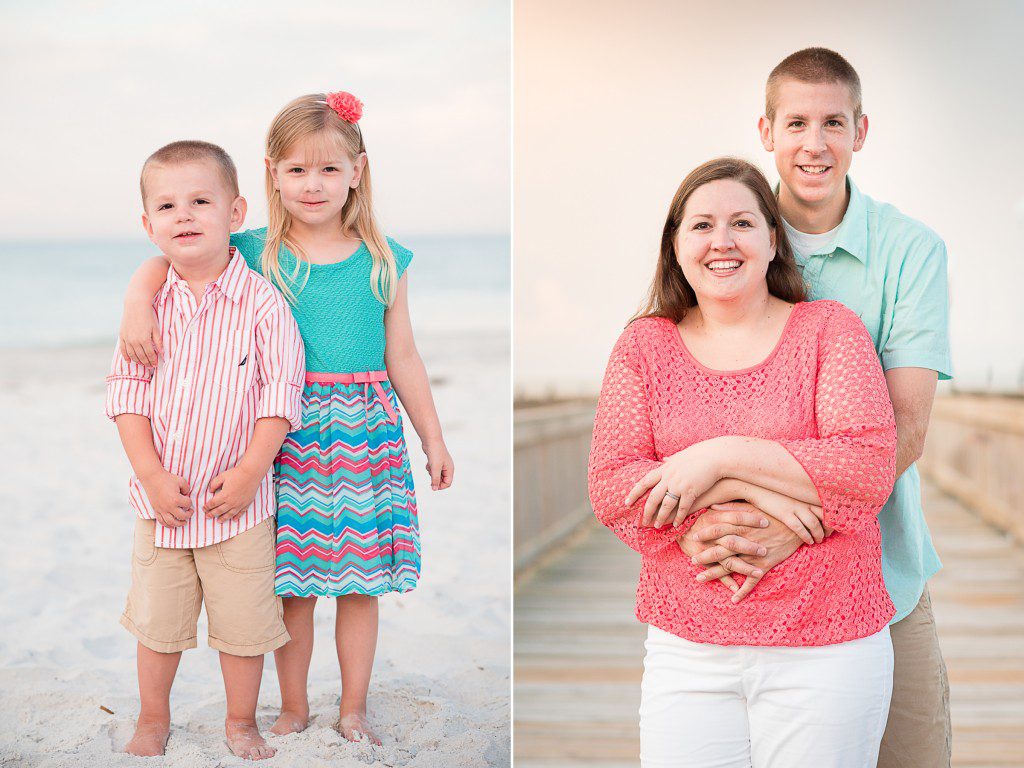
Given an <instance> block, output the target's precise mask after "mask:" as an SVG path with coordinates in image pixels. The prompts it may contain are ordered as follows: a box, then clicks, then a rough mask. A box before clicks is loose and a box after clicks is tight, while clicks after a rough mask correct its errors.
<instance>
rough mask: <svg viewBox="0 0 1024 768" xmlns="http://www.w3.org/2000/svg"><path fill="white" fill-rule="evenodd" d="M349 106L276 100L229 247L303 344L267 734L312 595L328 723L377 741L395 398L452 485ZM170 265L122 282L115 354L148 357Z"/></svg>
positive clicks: (408, 521) (306, 658)
mask: <svg viewBox="0 0 1024 768" xmlns="http://www.w3.org/2000/svg"><path fill="white" fill-rule="evenodd" d="M361 115H362V104H361V103H360V102H359V101H358V100H357V99H356V98H355V97H354V96H352V95H351V94H349V93H344V92H341V93H331V94H327V95H324V94H314V95H310V96H303V97H301V98H298V99H295V100H294V101H292V102H291V103H289V104H288V105H286V106H285V107H284V109H282V110H281V112H280V113H278V115H277V117H275V118H274V121H273V123H271V126H270V130H269V131H268V133H267V147H266V161H265V162H266V188H267V197H268V226H267V227H266V228H265V229H257V230H249V231H247V232H243V233H240V234H237V235H233V236H232V238H231V242H232V245H234V246H235V248H236V250H237V252H238V253H239V254H240V255H241V256H242V257H243V258H244V259H245V261H246V262H247V264H248V265H249V267H250V268H251V269H254V270H256V271H257V272H259V273H261V274H262V275H264V276H265V277H267V278H268V279H269V280H271V281H272V282H273V283H274V285H276V286H277V287H278V288H279V289H280V290H281V291H282V292H283V293H284V294H285V296H286V297H287V298H288V299H289V302H290V304H291V306H292V311H293V313H294V315H295V319H296V321H297V322H298V325H299V329H300V331H301V333H302V339H303V342H304V343H305V346H306V367H307V370H308V373H307V374H306V384H305V388H304V390H303V397H302V403H303V417H302V428H301V429H299V430H297V431H295V432H293V433H291V434H290V435H288V437H287V439H286V440H285V443H284V445H283V447H282V448H281V453H280V455H279V456H278V461H277V509H278V512H277V515H278V517H277V572H276V577H275V591H276V592H277V594H279V595H281V596H282V597H283V602H284V621H285V626H286V627H287V629H288V633H289V634H290V635H291V642H289V643H288V644H287V645H285V646H284V647H283V648H281V649H279V650H278V651H276V652H275V659H276V662H277V672H278V678H279V680H280V684H281V714H280V716H279V717H278V719H277V722H276V723H275V724H274V726H273V728H272V731H273V732H274V733H277V734H286V733H292V732H295V731H301V730H302V729H304V728H305V727H306V725H307V722H308V718H309V701H308V698H307V695H306V682H307V676H308V673H309V664H310V657H311V654H312V650H313V610H314V608H315V607H316V599H317V597H321V596H325V597H336V598H337V621H336V625H335V640H336V642H337V649H338V661H339V664H340V666H341V679H342V696H341V707H340V723H339V730H340V731H341V733H342V734H343V735H344V736H345V737H346V738H348V739H351V740H358V739H360V738H363V737H366V738H368V739H370V741H372V742H373V743H375V744H380V739H379V738H378V737H377V736H376V734H374V732H373V731H372V730H371V728H370V726H369V724H368V723H367V718H366V695H367V691H368V688H369V684H370V673H371V670H372V667H373V657H374V651H375V649H376V643H377V615H378V614H377V596H378V595H381V594H384V593H386V592H406V591H408V590H410V589H412V588H413V587H415V586H416V582H417V579H418V577H419V571H420V543H419V526H418V521H417V514H416V499H415V495H414V492H413V479H412V472H411V469H410V465H409V457H408V454H407V452H406V446H405V441H404V438H403V436H402V419H401V416H400V415H399V413H398V410H397V400H396V397H395V394H396V392H397V393H398V395H399V396H400V398H401V402H402V404H403V405H404V406H405V408H406V410H407V412H408V414H409V418H410V419H412V423H413V426H414V427H415V429H416V432H417V434H418V435H419V437H420V440H421V441H422V445H423V452H424V453H425V454H426V456H427V472H428V473H429V474H430V484H431V488H433V489H434V490H441V489H445V488H448V487H449V486H450V485H451V482H452V478H453V473H454V465H453V462H452V458H451V456H450V455H449V453H448V450H447V448H446V447H445V443H444V438H443V437H442V435H441V426H440V423H439V421H438V418H437V412H436V410H435V408H434V403H433V398H432V397H431V393H430V385H429V383H428V379H427V374H426V371H425V369H424V367H423V362H422V360H421V359H420V356H419V353H418V352H417V350H416V346H415V343H414V341H413V334H412V327H411V324H410V320H409V309H408V299H407V283H408V278H407V277H406V276H405V270H406V268H407V267H408V266H409V262H410V260H411V259H412V253H411V252H409V251H408V250H406V249H405V248H403V247H402V246H401V245H399V244H398V243H396V242H395V241H394V240H391V239H390V238H387V239H386V238H385V237H384V236H383V234H382V233H381V231H380V229H379V227H378V225H377V222H376V220H375V218H374V214H373V208H372V202H371V191H370V168H369V163H368V161H367V156H366V147H365V145H364V144H363V137H362V132H361V131H360V129H359V125H358V121H359V118H360V117H361ZM166 271H167V266H166V262H165V261H163V259H159V258H157V259H151V260H150V261H149V262H147V263H146V264H144V265H143V266H142V267H140V268H139V270H138V271H137V272H136V274H135V276H134V277H133V278H132V282H131V284H130V286H129V289H128V298H127V300H126V313H125V321H124V325H123V328H122V340H123V341H122V346H123V351H124V352H125V354H126V356H129V357H132V358H133V359H136V361H137V362H141V363H144V364H148V365H154V364H155V363H156V355H157V354H158V352H159V350H158V349H157V348H156V347H155V345H154V344H153V343H152V342H153V341H155V336H154V334H153V325H152V300H153V296H154V295H155V293H156V291H157V290H158V289H159V286H160V284H161V283H162V281H163V278H164V276H165V275H166ZM392 383H393V384H394V389H392Z"/></svg>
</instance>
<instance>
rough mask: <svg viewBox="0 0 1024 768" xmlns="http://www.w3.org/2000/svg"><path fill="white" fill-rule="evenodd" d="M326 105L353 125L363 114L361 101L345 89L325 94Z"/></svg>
mask: <svg viewBox="0 0 1024 768" xmlns="http://www.w3.org/2000/svg"><path fill="white" fill-rule="evenodd" d="M327 106H328V107H330V108H331V109H333V110H334V112H335V114H337V115H338V117H340V118H341V119H342V120H344V121H345V122H346V123H352V124H353V125H354V124H356V123H358V122H359V118H361V117H362V116H363V102H361V101H360V100H359V99H357V98H356V97H355V96H353V95H352V94H351V93H348V92H346V91H337V92H335V93H328V94H327Z"/></svg>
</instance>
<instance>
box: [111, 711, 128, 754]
mask: <svg viewBox="0 0 1024 768" xmlns="http://www.w3.org/2000/svg"><path fill="white" fill-rule="evenodd" d="M106 728H107V736H108V737H110V750H111V751H112V752H124V747H125V745H126V744H127V743H128V742H129V740H131V738H132V734H133V733H135V721H134V720H127V719H125V718H120V719H118V720H115V721H114V722H112V723H110V724H109V725H107V726H106Z"/></svg>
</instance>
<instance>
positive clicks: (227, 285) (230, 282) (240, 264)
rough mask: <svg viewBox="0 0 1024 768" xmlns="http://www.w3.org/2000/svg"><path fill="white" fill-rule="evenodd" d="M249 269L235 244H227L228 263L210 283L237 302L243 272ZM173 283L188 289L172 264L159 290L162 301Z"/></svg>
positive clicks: (241, 286)
mask: <svg viewBox="0 0 1024 768" xmlns="http://www.w3.org/2000/svg"><path fill="white" fill-rule="evenodd" d="M248 271H249V267H248V266H247V265H246V263H245V259H243V258H241V257H240V256H239V255H238V253H237V251H236V250H235V246H233V245H232V246H229V248H228V265H227V267H226V268H225V269H224V271H223V272H221V273H220V276H219V277H218V278H217V279H216V280H214V281H213V283H212V285H214V286H216V288H217V289H218V290H219V291H220V292H221V293H223V294H224V295H225V296H227V297H228V298H229V299H230V300H231V301H232V302H233V303H234V304H237V303H238V302H239V301H241V300H242V292H243V290H244V288H245V273H246V272H248ZM175 284H178V285H180V286H181V288H182V289H184V290H188V285H187V283H186V282H185V281H184V280H182V279H181V276H180V275H178V273H177V272H176V271H175V270H174V266H173V265H171V266H168V267H167V279H166V280H164V287H163V288H162V289H161V292H160V300H161V301H163V300H164V299H166V298H167V294H168V292H170V290H171V287H172V286H173V285H175Z"/></svg>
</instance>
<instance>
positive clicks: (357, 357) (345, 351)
mask: <svg viewBox="0 0 1024 768" xmlns="http://www.w3.org/2000/svg"><path fill="white" fill-rule="evenodd" d="M266 238H267V230H266V227H263V228H261V229H250V230H246V231H245V232H239V233H236V234H234V235H232V236H231V244H232V245H233V246H235V248H236V249H237V251H238V253H240V254H241V255H242V258H244V259H245V262H246V264H248V265H249V268H250V269H253V270H255V271H257V272H259V273H260V274H262V273H263V271H262V269H261V268H260V259H261V257H262V254H263V245H264V243H265V242H266ZM388 244H389V245H390V246H391V252H392V253H393V254H394V255H395V262H396V264H397V265H398V276H399V277H401V276H402V274H403V273H404V272H405V269H406V267H408V266H409V262H410V261H411V260H412V252H411V251H409V250H407V249H406V248H403V247H402V246H401V245H399V244H398V243H396V242H395V241H394V240H392V239H391V238H390V237H389V238H388ZM278 259H279V261H280V264H281V273H282V274H283V275H285V278H286V279H287V277H288V276H289V275H291V274H292V273H293V272H294V271H295V264H296V259H295V254H293V253H292V252H291V251H290V250H288V249H287V248H285V247H284V246H283V245H282V246H281V250H280V251H279V253H278ZM372 266H373V257H372V256H371V255H370V251H369V250H368V249H367V247H366V244H365V243H363V244H361V245H360V246H359V248H357V249H356V251H355V253H353V254H352V255H351V256H349V257H348V258H347V259H345V260H344V261H339V262H337V263H335V264H305V263H303V264H300V265H299V272H298V278H297V280H296V282H295V284H291V283H289V288H290V289H291V290H292V292H293V293H294V294H295V295H296V297H297V300H296V302H295V303H294V304H292V314H294V315H295V322H297V323H298V325H299V332H300V333H301V334H302V341H303V343H304V344H305V345H306V370H307V371H313V372H316V373H358V372H361V371H383V370H384V309H385V307H384V305H383V304H382V303H381V302H380V301H378V300H377V297H375V296H374V295H373V291H372V290H371V288H370V270H371V268H372ZM307 269H308V271H309V279H308V280H306V282H305V284H304V285H303V282H302V280H303V278H304V277H305V275H306V270H307Z"/></svg>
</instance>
